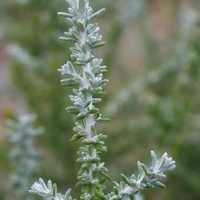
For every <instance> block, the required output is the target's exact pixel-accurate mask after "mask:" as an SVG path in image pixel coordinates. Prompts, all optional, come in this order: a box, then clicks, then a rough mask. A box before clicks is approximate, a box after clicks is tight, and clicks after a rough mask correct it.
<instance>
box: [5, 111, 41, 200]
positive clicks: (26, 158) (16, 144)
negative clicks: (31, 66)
mask: <svg viewBox="0 0 200 200" xmlns="http://www.w3.org/2000/svg"><path fill="white" fill-rule="evenodd" d="M35 120H36V115H34V114H32V115H20V116H19V117H18V119H17V121H15V120H8V121H7V124H8V126H9V140H10V143H12V144H13V148H12V150H11V151H10V166H11V183H12V186H13V190H14V191H15V192H16V193H17V194H18V195H19V196H20V197H21V198H23V199H26V200H30V199H32V198H31V197H30V195H28V192H27V191H28V189H29V187H30V186H31V183H32V182H33V181H34V180H35V177H36V175H37V172H38V158H39V156H38V153H37V152H36V149H35V146H34V145H35V139H36V137H38V135H40V134H41V133H42V132H43V131H44V130H43V128H37V129H35V128H34V127H33V125H34V123H35Z"/></svg>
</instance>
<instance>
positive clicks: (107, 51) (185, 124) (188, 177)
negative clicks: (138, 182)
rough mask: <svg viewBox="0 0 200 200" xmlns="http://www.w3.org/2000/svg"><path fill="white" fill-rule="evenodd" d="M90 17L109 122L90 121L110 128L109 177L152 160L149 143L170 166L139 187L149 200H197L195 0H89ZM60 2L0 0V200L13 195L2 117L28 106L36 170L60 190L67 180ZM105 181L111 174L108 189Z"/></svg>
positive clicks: (68, 124)
mask: <svg viewBox="0 0 200 200" xmlns="http://www.w3.org/2000/svg"><path fill="white" fill-rule="evenodd" d="M91 4H92V7H93V8H94V10H98V9H99V8H101V7H105V8H106V10H107V12H106V13H105V14H104V15H102V16H100V17H99V18H98V19H95V20H96V21H98V22H99V25H100V27H101V30H100V32H101V34H102V35H103V40H104V41H106V43H107V45H106V46H104V47H102V48H100V49H97V50H95V55H97V57H99V58H103V59H104V64H105V65H107V66H108V72H107V73H106V74H105V77H106V78H107V79H109V84H108V85H107V86H106V89H105V90H106V95H105V96H104V97H103V102H102V104H101V105H100V110H101V111H102V115H103V116H105V117H110V118H112V122H110V123H107V124H103V125H100V126H98V129H99V130H100V131H101V132H102V133H105V134H107V135H108V138H107V140H106V144H107V146H108V153H107V154H105V155H103V160H104V161H105V162H106V165H107V168H108V169H109V170H110V176H111V177H112V178H113V179H114V180H116V181H119V180H120V173H122V172H123V173H124V174H127V175H129V174H130V175H131V174H132V173H133V172H136V170H137V167H136V162H137V161H138V160H140V161H141V162H144V163H147V164H148V163H150V151H151V150H155V151H156V152H157V154H158V155H162V154H163V153H164V152H165V151H167V152H168V153H169V155H171V156H172V157H173V158H174V159H175V160H176V163H177V168H176V169H175V170H174V171H173V172H172V173H170V174H169V176H168V177H167V179H166V180H165V184H166V185H167V188H166V189H159V190H157V189H156V191H151V190H149V191H148V190H146V191H145V192H144V193H143V196H144V199H148V200H161V199H162V200H169V199H170V200H177V199H182V200H190V199H193V200H199V199H200V182H199V180H200V103H199V100H200V67H199V65H200V14H199V13H200V1H199V0H123V1H122V0H101V1H98V0H94V1H91ZM66 9H67V4H66V3H65V1H64V0H3V1H0V200H10V199H17V200H18V199H19V200H22V199H23V198H22V197H20V195H18V196H16V195H15V192H14V189H13V188H12V187H11V184H10V173H11V171H12V169H11V168H12V167H10V161H9V152H10V149H11V148H12V145H11V144H10V142H9V139H8V136H7V135H8V134H7V132H8V127H7V125H6V123H5V122H6V120H7V119H15V118H16V116H17V115H18V114H22V113H32V112H34V113H36V114H37V116H38V118H37V121H36V123H35V126H36V127H37V126H42V127H44V128H45V132H44V133H43V134H42V135H40V136H38V137H37V139H36V144H35V145H36V149H37V151H38V153H39V155H40V159H39V166H40V168H39V172H38V174H37V175H36V176H35V179H38V177H43V178H44V179H45V180H48V179H51V180H52V181H53V182H56V183H57V184H58V187H59V190H60V191H65V190H66V189H67V188H69V187H71V188H72V189H73V195H74V197H76V198H78V196H79V191H80V188H75V187H74V185H75V183H76V182H77V179H76V174H77V171H78V169H79V166H77V165H76V159H77V155H76V151H77V150H78V147H79V144H78V143H70V142H69V140H70V138H71V136H72V134H73V131H72V128H73V126H74V122H73V117H72V116H71V115H70V114H69V113H67V112H66V111H65V107H67V106H68V105H71V103H70V102H69V100H68V94H70V91H69V89H68V90H67V91H66V89H65V88H63V87H62V86H60V75H59V73H58V72H57V69H58V68H59V67H60V66H61V65H62V64H64V63H65V62H66V61H67V60H68V59H69V55H70V52H69V46H70V44H68V43H64V42H60V41H58V37H59V36H61V35H62V34H63V32H64V31H67V30H68V28H69V25H68V24H67V23H66V22H65V20H64V19H62V18H60V17H58V16H57V14H56V13H57V12H58V11H66ZM112 187H113V184H112V183H111V182H110V183H108V184H107V190H108V191H110V189H111V188H112Z"/></svg>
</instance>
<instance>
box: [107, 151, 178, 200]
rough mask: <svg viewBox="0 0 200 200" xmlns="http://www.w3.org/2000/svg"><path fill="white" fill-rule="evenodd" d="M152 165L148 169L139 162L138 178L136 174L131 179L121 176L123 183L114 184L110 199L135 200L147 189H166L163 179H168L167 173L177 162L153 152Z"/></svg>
mask: <svg viewBox="0 0 200 200" xmlns="http://www.w3.org/2000/svg"><path fill="white" fill-rule="evenodd" d="M151 159H152V165H151V167H149V168H147V167H146V165H145V164H143V163H141V162H139V161H138V163H137V167H138V176H135V175H134V174H133V175H131V177H130V178H128V177H127V176H125V175H124V174H121V177H122V181H121V182H120V183H117V182H114V184H115V186H114V192H113V193H111V194H109V195H108V197H109V198H108V199H113V200H114V199H123V200H126V199H127V200H129V199H135V195H136V194H138V192H140V191H142V190H143V189H145V188H155V187H165V185H164V184H163V183H162V182H161V179H163V178H165V177H166V173H167V172H169V171H172V170H173V169H174V168H175V167H176V166H175V161H174V160H173V159H172V158H171V157H169V156H168V155H167V153H164V154H163V155H162V157H161V158H159V159H158V158H157V156H156V154H155V153H154V151H151Z"/></svg>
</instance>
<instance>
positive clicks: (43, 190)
mask: <svg viewBox="0 0 200 200" xmlns="http://www.w3.org/2000/svg"><path fill="white" fill-rule="evenodd" d="M70 191H71V190H70V189H68V190H67V192H66V193H65V195H63V194H61V193H58V192H57V185H56V184H55V183H54V184H52V182H51V181H50V180H49V181H48V182H47V184H45V183H44V181H43V179H42V178H39V182H35V183H34V184H33V185H32V187H31V190H29V192H30V193H35V194H38V195H39V196H41V197H42V198H43V199H44V200H72V197H71V196H70Z"/></svg>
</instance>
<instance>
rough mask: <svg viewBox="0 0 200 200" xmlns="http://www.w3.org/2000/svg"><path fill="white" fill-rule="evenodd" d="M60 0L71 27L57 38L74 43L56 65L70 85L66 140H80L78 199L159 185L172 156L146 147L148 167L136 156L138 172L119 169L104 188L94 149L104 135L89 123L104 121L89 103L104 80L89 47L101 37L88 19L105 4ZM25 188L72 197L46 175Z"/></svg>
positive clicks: (47, 197)
mask: <svg viewBox="0 0 200 200" xmlns="http://www.w3.org/2000/svg"><path fill="white" fill-rule="evenodd" d="M66 1H67V3H68V4H69V8H68V13H65V12H58V15H60V16H62V17H64V18H65V19H66V20H67V21H68V22H70V23H71V24H72V28H70V29H69V31H68V32H65V33H64V35H65V36H64V37H60V39H61V40H64V41H70V42H73V43H75V45H74V47H71V48H70V50H71V52H72V53H71V61H68V62H67V63H66V64H64V65H63V66H61V68H60V69H58V71H59V72H60V73H61V75H62V79H61V83H62V84H63V85H65V86H74V89H73V90H72V91H73V94H72V95H70V96H69V98H70V100H71V102H72V104H73V105H72V106H69V107H67V108H66V110H67V111H68V112H70V113H72V114H74V115H75V116H76V117H75V127H74V129H73V130H74V132H75V134H74V135H73V137H72V139H71V140H72V141H76V140H80V141H81V142H82V144H83V146H81V147H80V149H79V151H78V155H79V158H78V159H77V162H78V163H80V164H81V167H80V170H79V172H78V180H79V182H78V183H77V185H81V186H82V195H81V197H80V199H83V200H101V199H107V200H110V199H134V198H135V195H136V194H137V193H138V192H139V191H140V190H142V189H143V188H147V187H154V186H161V187H163V186H164V185H163V184H162V183H161V182H160V178H163V177H165V173H166V172H168V171H171V170H172V169H174V168H175V162H174V161H173V160H172V158H170V157H168V155H167V154H166V153H165V154H164V155H163V156H162V157H161V158H160V159H157V157H156V155H155V153H154V152H152V154H151V155H152V161H153V163H152V167H151V168H147V167H146V166H145V165H144V164H142V163H140V162H138V170H139V175H138V177H135V175H132V176H131V178H130V179H129V178H127V177H126V176H125V175H122V178H123V181H122V182H120V183H119V184H118V183H117V182H114V184H115V187H114V192H111V193H110V194H107V195H106V194H104V188H105V186H104V182H105V181H106V180H107V179H110V178H109V176H108V175H107V171H108V170H107V168H106V167H105V164H104V163H103V162H102V161H101V159H100V154H101V153H104V152H106V151H107V147H106V146H105V144H104V139H105V138H106V136H105V135H103V134H101V133H98V132H97V130H96V128H95V124H96V123H97V122H106V121H109V119H108V118H103V117H102V116H101V113H100V112H99V109H98V108H97V107H96V106H95V105H96V104H97V103H99V102H101V100H102V99H101V96H102V94H104V92H103V88H104V86H105V85H106V83H107V82H108V80H106V79H105V78H104V77H103V73H104V72H106V66H103V65H101V64H102V59H98V58H95V56H94V55H93V54H92V50H93V49H94V48H97V47H101V46H103V45H104V44H105V43H104V42H101V36H100V35H99V34H98V32H99V27H98V24H97V23H95V24H92V23H91V22H90V21H91V19H93V18H94V17H96V16H98V15H100V14H102V13H103V12H104V11H105V9H101V10H99V11H97V12H93V9H92V8H91V7H90V5H89V0H80V1H79V0H66ZM30 192H31V193H35V194H38V195H39V196H41V197H42V198H43V199H44V200H54V199H56V200H58V199H59V200H68V199H69V200H71V199H72V197H71V196H70V190H67V192H66V194H65V195H62V194H60V193H57V187H56V184H53V185H52V182H51V181H48V183H47V185H46V184H45V183H44V181H43V179H41V178H40V179H39V182H35V183H34V184H33V186H32V187H31V190H30Z"/></svg>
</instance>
